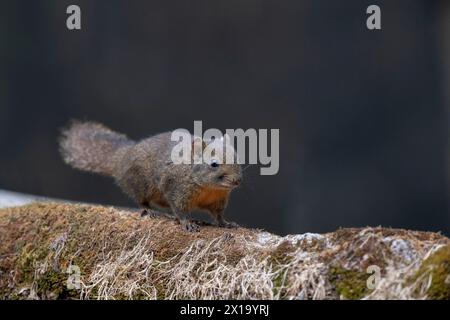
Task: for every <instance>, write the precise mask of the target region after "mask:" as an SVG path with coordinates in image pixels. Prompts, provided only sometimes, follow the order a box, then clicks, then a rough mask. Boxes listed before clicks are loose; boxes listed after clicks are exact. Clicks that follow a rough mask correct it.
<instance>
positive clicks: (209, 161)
mask: <svg viewBox="0 0 450 320" xmlns="http://www.w3.org/2000/svg"><path fill="white" fill-rule="evenodd" d="M201 154H202V157H203V159H202V160H203V161H202V163H199V164H194V165H193V168H192V170H193V172H194V176H195V178H196V180H197V182H198V183H199V184H200V185H202V186H209V187H213V188H223V189H234V188H236V187H237V186H239V185H240V184H241V182H242V170H241V165H240V164H238V159H237V154H236V152H235V150H234V148H233V146H232V145H231V144H230V141H229V138H228V136H226V138H225V139H224V138H221V139H218V140H217V141H213V142H210V143H209V144H206V143H204V142H202V148H201Z"/></svg>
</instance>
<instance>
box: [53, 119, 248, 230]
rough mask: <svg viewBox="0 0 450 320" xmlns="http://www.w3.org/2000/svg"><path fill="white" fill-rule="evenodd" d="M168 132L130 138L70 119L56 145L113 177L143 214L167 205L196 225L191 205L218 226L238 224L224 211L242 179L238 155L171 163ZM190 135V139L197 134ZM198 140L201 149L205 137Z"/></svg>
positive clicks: (80, 165) (80, 163) (87, 167)
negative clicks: (223, 159) (231, 160)
mask: <svg viewBox="0 0 450 320" xmlns="http://www.w3.org/2000/svg"><path fill="white" fill-rule="evenodd" d="M171 135H172V132H171V131H169V132H165V133H160V134H156V135H153V136H151V137H149V138H146V139H143V140H141V141H139V142H135V141H133V140H130V139H128V138H127V137H126V136H125V135H123V134H120V133H117V132H114V131H112V130H111V129H109V128H107V127H105V126H103V125H102V124H99V123H94V122H78V121H74V122H72V123H71V124H70V125H69V127H68V128H66V129H64V130H63V132H62V135H61V137H60V140H59V145H60V151H61V154H62V156H63V159H64V161H65V162H66V163H67V164H69V165H71V166H72V167H74V168H76V169H80V170H84V171H89V172H94V173H98V174H101V175H105V176H109V177H112V178H114V180H115V181H116V183H117V184H118V185H119V187H120V188H121V189H122V191H124V192H125V193H126V194H127V195H128V196H130V197H131V198H132V199H133V200H135V201H136V202H137V203H138V204H139V205H140V206H142V207H143V208H144V211H143V213H142V214H143V215H145V214H146V213H148V212H149V211H150V212H152V211H151V210H158V209H160V210H166V211H168V212H170V213H172V214H173V215H174V216H175V218H176V219H177V220H178V221H179V222H180V224H181V226H182V228H183V229H184V230H187V231H199V226H198V224H196V223H195V222H194V221H192V220H190V219H188V214H189V213H190V212H191V211H193V210H195V209H199V210H203V211H207V212H209V213H210V214H211V215H212V216H213V218H214V219H215V222H216V224H217V226H220V227H237V226H238V225H237V224H235V223H234V222H227V221H225V220H224V217H223V215H224V210H225V208H226V206H227V202H228V198H229V195H230V192H231V191H232V190H233V189H234V188H236V187H237V186H238V185H239V184H240V183H241V181H242V170H241V166H240V165H239V164H237V163H236V162H237V161H236V162H235V163H233V164H228V163H224V164H221V163H219V162H218V161H217V160H216V159H212V158H211V159H209V161H205V160H204V161H201V163H198V164H196V163H193V162H191V163H192V164H184V163H183V164H175V163H173V161H172V158H171V154H172V149H173V147H174V146H175V145H176V144H177V142H176V141H172V139H171ZM191 137H192V139H193V140H192V141H195V139H200V138H198V137H193V136H191ZM222 140H223V139H222ZM225 140H226V139H225ZM192 144H194V142H192ZM224 144H226V145H228V144H227V143H224ZM201 145H202V147H201V148H200V149H202V150H204V148H205V146H206V143H205V141H203V140H202V142H201ZM191 150H198V148H194V147H193V148H192V149H191ZM233 150H234V149H233ZM195 152H196V151H192V158H193V157H194V156H195V154H194V153H195ZM147 210H148V211H147Z"/></svg>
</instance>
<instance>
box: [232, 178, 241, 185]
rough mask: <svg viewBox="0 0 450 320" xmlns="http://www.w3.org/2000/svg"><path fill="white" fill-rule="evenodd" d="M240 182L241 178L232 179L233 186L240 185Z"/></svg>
mask: <svg viewBox="0 0 450 320" xmlns="http://www.w3.org/2000/svg"><path fill="white" fill-rule="evenodd" d="M241 182H242V179H241V178H237V179H234V180H233V184H234V185H235V186H238V185H240V184H241Z"/></svg>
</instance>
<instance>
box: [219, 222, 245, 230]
mask: <svg viewBox="0 0 450 320" xmlns="http://www.w3.org/2000/svg"><path fill="white" fill-rule="evenodd" d="M217 226H218V227H221V228H230V229H235V228H239V227H240V226H239V225H238V224H237V223H236V222H233V221H225V220H222V221H219V222H218V224H217Z"/></svg>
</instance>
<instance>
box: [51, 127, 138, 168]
mask: <svg viewBox="0 0 450 320" xmlns="http://www.w3.org/2000/svg"><path fill="white" fill-rule="evenodd" d="M133 144H134V142H133V141H132V140H129V139H128V138H127V137H126V136H125V135H123V134H120V133H117V132H114V131H112V130H111V129H109V128H107V127H105V126H103V125H102V124H99V123H95V122H79V121H74V122H72V123H71V124H70V126H69V127H68V128H67V129H64V130H63V132H62V135H61V138H60V140H59V146H60V151H61V154H62V156H63V158H64V161H65V162H66V163H68V164H69V165H71V166H72V167H74V168H77V169H80V170H84V171H90V172H95V173H100V174H103V175H107V176H111V175H112V174H113V169H114V165H115V163H116V157H115V156H116V155H117V151H118V150H119V149H122V148H124V147H127V146H131V145H133Z"/></svg>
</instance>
